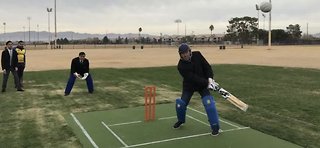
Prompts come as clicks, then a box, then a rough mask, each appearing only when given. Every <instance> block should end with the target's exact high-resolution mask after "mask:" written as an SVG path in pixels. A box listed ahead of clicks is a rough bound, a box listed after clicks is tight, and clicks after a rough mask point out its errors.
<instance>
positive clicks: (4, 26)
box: [3, 22, 6, 41]
mask: <svg viewBox="0 0 320 148" xmlns="http://www.w3.org/2000/svg"><path fill="white" fill-rule="evenodd" d="M3 40H4V41H6V22H3Z"/></svg>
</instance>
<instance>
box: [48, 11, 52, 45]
mask: <svg viewBox="0 0 320 148" xmlns="http://www.w3.org/2000/svg"><path fill="white" fill-rule="evenodd" d="M47 12H48V34H49V37H48V41H49V42H48V43H49V44H48V45H49V49H51V32H50V12H52V8H47Z"/></svg>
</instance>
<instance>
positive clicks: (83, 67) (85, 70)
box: [64, 52, 93, 96]
mask: <svg viewBox="0 0 320 148" xmlns="http://www.w3.org/2000/svg"><path fill="white" fill-rule="evenodd" d="M85 57H86V54H85V53H84V52H80V53H79V57H75V58H74V59H72V62H71V70H70V77H69V80H68V84H67V86H66V89H65V91H64V95H65V96H68V95H69V94H70V92H71V90H72V87H73V85H74V82H75V80H76V78H79V79H80V80H86V82H87V88H88V91H89V93H93V81H92V77H91V74H89V60H88V59H86V58H85Z"/></svg>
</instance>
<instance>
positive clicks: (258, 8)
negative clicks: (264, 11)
mask: <svg viewBox="0 0 320 148" xmlns="http://www.w3.org/2000/svg"><path fill="white" fill-rule="evenodd" d="M256 10H257V13H258V32H257V45H259V28H260V26H259V23H260V19H259V18H260V13H259V12H260V7H259V5H258V4H256Z"/></svg>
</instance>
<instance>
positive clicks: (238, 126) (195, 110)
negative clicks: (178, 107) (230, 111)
mask: <svg viewBox="0 0 320 148" xmlns="http://www.w3.org/2000/svg"><path fill="white" fill-rule="evenodd" d="M188 108H189V109H191V110H192V111H195V112H197V113H200V114H202V115H205V116H206V115H207V114H205V113H203V112H201V111H198V110H196V109H193V108H191V107H188ZM219 120H220V121H221V122H224V123H226V124H229V125H231V126H233V127H236V128H241V127H240V126H238V125H235V124H232V123H230V122H228V121H224V120H221V119H219Z"/></svg>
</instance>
